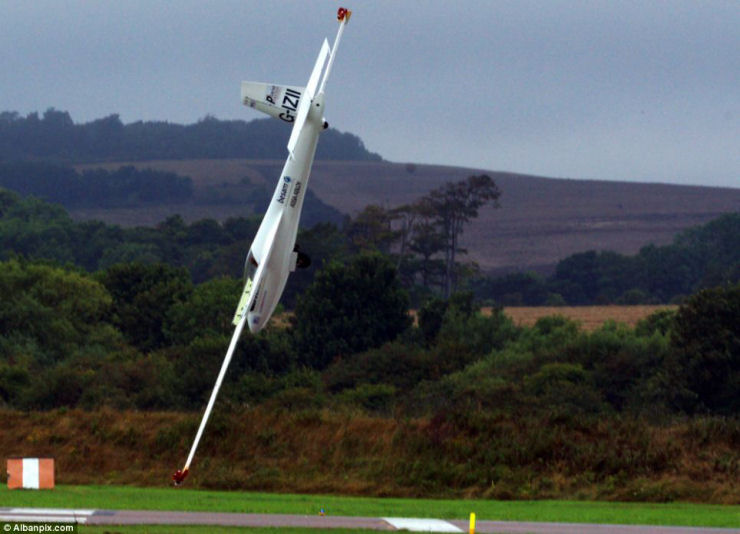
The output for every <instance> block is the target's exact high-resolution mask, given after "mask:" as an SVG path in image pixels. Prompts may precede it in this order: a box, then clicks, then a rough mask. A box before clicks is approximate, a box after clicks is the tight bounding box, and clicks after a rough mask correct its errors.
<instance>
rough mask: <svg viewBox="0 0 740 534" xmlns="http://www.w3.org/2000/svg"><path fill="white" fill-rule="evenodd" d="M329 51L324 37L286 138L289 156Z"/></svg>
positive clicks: (309, 106)
mask: <svg viewBox="0 0 740 534" xmlns="http://www.w3.org/2000/svg"><path fill="white" fill-rule="evenodd" d="M329 52H330V49H329V42H328V41H327V40H326V39H324V43H323V44H322V45H321V51H320V52H319V57H318V58H317V59H316V63H315V64H314V66H313V71H312V72H311V77H310V78H309V79H308V84H306V90H305V91H304V92H303V96H302V97H301V101H300V102H299V103H298V109H297V110H296V118H295V123H294V124H293V130H292V131H291V132H290V139H289V140H288V152H290V155H291V157H292V156H293V150H295V145H296V143H297V142H298V136H299V135H300V134H301V130H302V129H303V124H304V123H305V122H306V117H307V116H308V110H309V109H311V100H313V97H314V96H315V94H316V87H317V86H318V85H319V80H320V78H321V71H322V70H323V68H324V63H326V58H327V56H328V55H329Z"/></svg>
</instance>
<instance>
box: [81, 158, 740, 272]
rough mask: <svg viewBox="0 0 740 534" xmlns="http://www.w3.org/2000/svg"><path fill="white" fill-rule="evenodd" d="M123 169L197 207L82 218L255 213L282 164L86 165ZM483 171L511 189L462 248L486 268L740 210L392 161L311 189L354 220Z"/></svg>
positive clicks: (316, 178)
mask: <svg viewBox="0 0 740 534" xmlns="http://www.w3.org/2000/svg"><path fill="white" fill-rule="evenodd" d="M124 164H126V165H134V166H136V167H139V168H153V169H156V170H162V171H169V172H175V173H177V174H181V175H184V176H189V177H191V178H192V179H193V182H194V185H195V200H194V202H193V203H191V204H181V205H163V206H154V207H152V206H148V207H145V208H118V209H78V210H74V211H72V212H71V213H72V215H73V216H74V217H75V218H77V219H89V218H95V219H101V220H104V221H106V222H111V223H117V224H121V225H124V226H134V225H140V224H145V225H154V224H156V223H158V222H160V221H162V220H164V219H165V218H166V217H168V216H169V215H172V214H175V213H179V214H181V215H182V216H183V217H184V218H185V219H186V220H188V221H193V220H197V219H202V218H214V219H217V220H220V221H223V220H225V219H226V218H228V217H236V216H246V215H249V213H248V212H247V210H246V208H245V207H244V206H242V205H240V204H239V203H238V201H236V202H235V199H237V200H238V198H239V195H245V194H246V192H247V191H248V189H249V187H248V186H245V184H249V185H251V186H264V187H268V188H272V184H273V183H274V182H275V181H276V179H277V177H278V176H279V175H280V172H281V169H282V166H283V161H282V160H233V159H232V160H184V161H141V162H116V163H107V164H89V165H81V166H77V168H78V169H87V168H93V167H104V168H107V169H116V168H118V167H119V166H121V165H124ZM481 173H486V174H489V175H490V176H491V177H492V178H494V180H495V181H496V183H497V184H498V186H499V187H500V189H501V190H502V192H503V194H502V197H501V200H500V205H501V207H500V209H493V207H491V206H488V207H485V208H483V209H481V211H480V214H479V217H478V219H476V220H475V221H474V222H473V224H472V225H471V226H470V227H469V228H467V229H466V230H465V233H464V235H463V239H462V243H461V244H462V246H463V247H465V248H467V249H468V251H469V254H468V256H467V259H469V260H472V261H475V262H477V263H478V264H479V265H480V266H481V268H482V269H484V270H486V271H496V272H504V271H512V270H525V269H531V270H539V271H543V272H547V271H549V270H550V269H551V268H552V266H553V265H554V264H555V263H557V262H558V261H559V260H561V259H563V258H565V257H567V256H569V255H571V254H574V253H576V252H583V251H585V250H591V249H594V250H613V251H615V252H620V253H623V254H633V253H636V252H637V251H638V250H639V249H640V248H641V247H643V246H645V245H647V244H650V243H653V244H656V245H663V244H667V243H670V242H671V241H672V239H673V237H674V236H675V235H676V233H678V232H680V231H681V230H684V229H686V228H689V227H692V226H696V225H700V224H704V223H706V222H708V221H710V220H712V219H714V218H716V217H717V216H719V215H720V214H722V213H727V212H732V211H737V210H740V189H737V188H717V187H697V186H683V185H669V184H646V183H630V182H606V181H594V180H571V179H560V178H558V179H555V178H544V177H538V176H528V175H522V174H514V173H506V172H492V171H486V170H481V169H468V168H460V167H445V166H438V165H416V164H403V163H389V162H368V161H359V162H358V161H316V162H315V163H314V166H313V171H312V173H311V183H310V187H311V189H312V190H313V191H314V193H316V195H317V196H318V197H319V198H320V199H321V200H322V201H323V202H325V203H327V204H329V205H331V206H333V207H335V208H336V209H338V210H339V211H341V212H343V213H346V214H350V215H355V214H357V213H358V212H359V211H360V210H362V209H363V208H364V207H365V206H367V205H368V204H379V205H382V206H385V207H393V206H398V205H402V204H405V203H409V202H413V201H414V200H416V199H418V198H419V197H421V196H423V195H425V194H426V193H428V192H429V191H430V190H432V189H434V188H436V187H439V186H440V185H442V184H444V183H446V182H454V181H459V180H462V179H465V178H467V177H468V176H470V175H472V174H481ZM206 198H207V199H208V201H207V202H204V199H206ZM218 198H222V199H224V201H223V202H219V201H218ZM199 199H200V200H199Z"/></svg>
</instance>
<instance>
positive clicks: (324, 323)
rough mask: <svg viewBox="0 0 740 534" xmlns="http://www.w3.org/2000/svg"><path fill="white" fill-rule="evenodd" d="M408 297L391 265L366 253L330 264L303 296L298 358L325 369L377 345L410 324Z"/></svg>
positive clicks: (297, 335) (297, 316)
mask: <svg viewBox="0 0 740 534" xmlns="http://www.w3.org/2000/svg"><path fill="white" fill-rule="evenodd" d="M410 322H411V319H410V317H409V314H408V296H407V295H406V292H405V291H404V290H403V289H402V288H401V284H400V282H399V280H398V275H397V271H396V269H395V267H394V265H393V264H392V263H391V261H390V260H389V259H388V258H386V257H384V256H381V255H379V254H363V255H360V256H357V257H355V258H354V259H353V260H352V261H351V262H350V263H349V264H347V265H344V264H341V263H338V262H333V263H330V264H329V265H328V266H327V267H325V268H324V269H323V270H321V271H320V272H318V273H317V275H316V278H315V279H314V282H313V283H312V284H311V285H310V286H309V287H308V289H307V290H306V292H305V293H304V294H303V295H301V296H300V297H299V298H298V304H297V306H296V310H295V327H294V332H295V341H296V348H297V352H298V354H299V357H300V358H301V359H302V361H303V362H304V363H305V364H307V365H309V366H311V367H314V368H318V369H323V368H324V367H326V366H327V365H328V364H329V363H331V361H332V360H333V359H335V358H337V357H348V356H351V355H352V354H355V353H357V352H361V351H364V350H367V349H369V348H371V347H378V346H380V345H382V344H383V343H385V342H387V341H391V340H393V339H395V338H396V336H398V335H399V334H400V333H401V332H403V331H404V330H405V329H406V328H408V326H409V325H410Z"/></svg>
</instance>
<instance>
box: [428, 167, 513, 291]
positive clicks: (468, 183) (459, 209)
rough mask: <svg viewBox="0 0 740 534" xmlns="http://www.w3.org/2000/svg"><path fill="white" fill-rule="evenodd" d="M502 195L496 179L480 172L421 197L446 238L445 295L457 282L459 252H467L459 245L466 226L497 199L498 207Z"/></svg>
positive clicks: (495, 205) (452, 289) (496, 205)
mask: <svg viewBox="0 0 740 534" xmlns="http://www.w3.org/2000/svg"><path fill="white" fill-rule="evenodd" d="M500 196H501V191H500V190H499V188H498V186H497V185H496V183H495V182H494V181H493V178H491V177H490V176H488V175H486V174H481V175H478V176H470V177H468V178H467V179H466V180H461V181H460V182H456V183H448V184H445V185H443V186H442V187H440V188H438V189H435V190H433V191H432V192H431V193H429V194H428V195H427V196H426V197H424V199H422V202H423V203H424V204H426V206H427V209H428V210H429V211H430V212H431V213H433V214H434V218H435V221H436V223H437V224H438V226H439V228H440V230H441V233H442V235H443V236H444V239H445V247H444V252H445V266H446V267H445V286H444V295H445V297H449V296H450V295H451V294H452V292H453V291H454V289H455V287H456V285H457V276H456V270H455V265H456V264H455V262H456V258H457V254H458V253H465V252H466V251H465V250H464V249H461V248H460V236H461V235H462V232H463V229H464V227H465V225H467V224H469V223H470V221H471V220H472V219H474V218H476V217H477V216H478V210H479V209H480V208H481V207H482V206H484V205H485V204H487V203H489V202H494V207H498V204H497V203H496V202H497V200H498V198H499V197H500Z"/></svg>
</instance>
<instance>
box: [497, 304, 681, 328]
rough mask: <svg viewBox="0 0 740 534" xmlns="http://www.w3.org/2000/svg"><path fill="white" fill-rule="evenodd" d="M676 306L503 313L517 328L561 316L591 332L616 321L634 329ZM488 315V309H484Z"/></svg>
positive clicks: (520, 309)
mask: <svg viewBox="0 0 740 534" xmlns="http://www.w3.org/2000/svg"><path fill="white" fill-rule="evenodd" d="M677 308H678V306H670V305H658V306H655V305H649V306H648V305H640V306H558V307H555V306H540V307H506V308H504V313H505V314H506V315H508V316H509V317H511V319H512V320H513V321H514V323H515V324H516V325H518V326H532V325H533V324H534V323H536V322H537V320H538V319H541V318H542V317H548V316H550V315H562V316H564V317H567V318H568V319H572V320H574V321H578V322H579V323H580V324H581V327H582V328H583V329H584V330H587V331H589V332H592V331H593V330H596V329H597V328H599V327H600V326H601V325H603V324H604V322H606V321H609V320H611V321H616V322H618V323H624V324H627V325H629V326H632V327H634V326H635V325H636V324H637V322H638V321H640V320H641V319H644V318H645V317H647V316H648V315H651V314H653V313H655V312H657V311H660V310H675V309H677ZM483 311H484V312H487V313H490V312H491V309H490V308H484V309H483Z"/></svg>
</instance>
